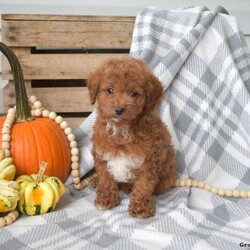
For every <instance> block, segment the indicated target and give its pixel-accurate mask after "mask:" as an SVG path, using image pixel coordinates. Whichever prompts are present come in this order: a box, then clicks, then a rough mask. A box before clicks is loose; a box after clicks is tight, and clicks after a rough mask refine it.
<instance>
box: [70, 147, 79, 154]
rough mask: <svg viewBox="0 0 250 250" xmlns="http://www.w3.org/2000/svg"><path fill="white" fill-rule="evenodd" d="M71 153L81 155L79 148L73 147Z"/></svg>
mask: <svg viewBox="0 0 250 250" xmlns="http://www.w3.org/2000/svg"><path fill="white" fill-rule="evenodd" d="M71 154H72V155H79V149H78V148H72V149H71Z"/></svg>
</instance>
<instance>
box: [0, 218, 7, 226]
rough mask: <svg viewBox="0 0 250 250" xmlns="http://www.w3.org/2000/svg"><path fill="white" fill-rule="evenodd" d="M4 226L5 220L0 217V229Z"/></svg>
mask: <svg viewBox="0 0 250 250" xmlns="http://www.w3.org/2000/svg"><path fill="white" fill-rule="evenodd" d="M4 226H6V220H5V219H4V218H3V217H0V227H4Z"/></svg>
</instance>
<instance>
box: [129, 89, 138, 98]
mask: <svg viewBox="0 0 250 250" xmlns="http://www.w3.org/2000/svg"><path fill="white" fill-rule="evenodd" d="M138 95H139V94H138V93H137V92H135V91H132V92H131V93H130V96H131V97H134V98H135V97H137V96H138Z"/></svg>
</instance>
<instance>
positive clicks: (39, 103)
mask: <svg viewBox="0 0 250 250" xmlns="http://www.w3.org/2000/svg"><path fill="white" fill-rule="evenodd" d="M33 105H34V108H35V109H40V108H41V107H42V103H41V102H40V101H35V102H34V104H33Z"/></svg>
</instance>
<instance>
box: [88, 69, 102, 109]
mask: <svg viewBox="0 0 250 250" xmlns="http://www.w3.org/2000/svg"><path fill="white" fill-rule="evenodd" d="M100 81H101V72H100V69H97V70H96V71H94V72H93V73H91V74H90V76H89V78H88V80H87V86H88V90H89V97H90V102H91V104H92V105H93V104H95V101H96V97H97V93H98V91H99V85H100Z"/></svg>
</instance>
